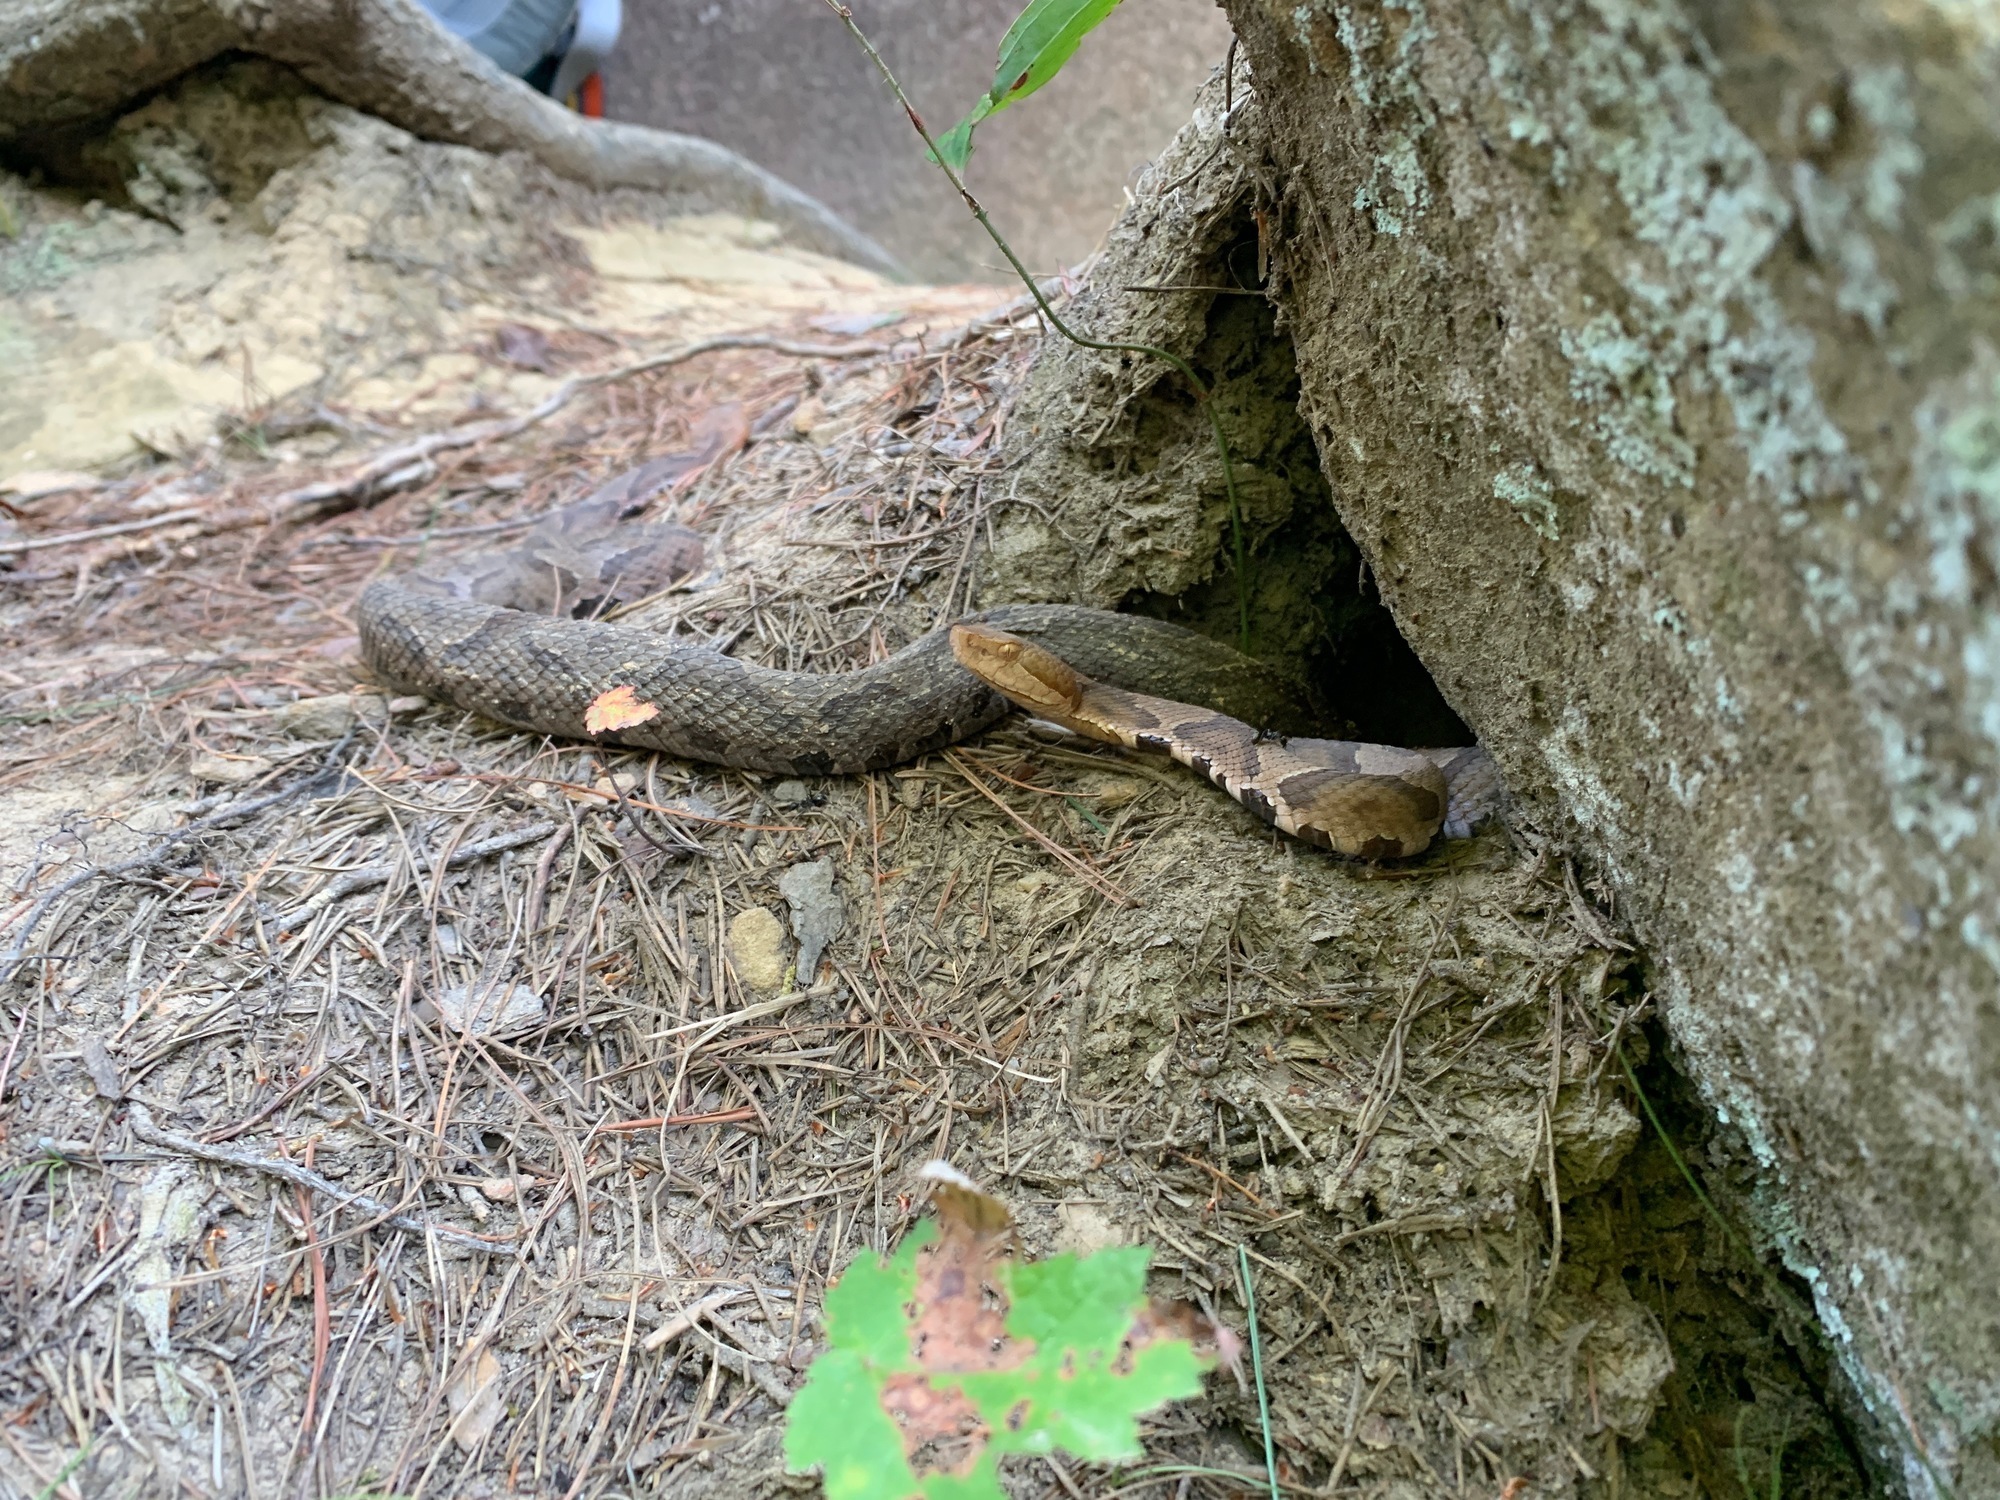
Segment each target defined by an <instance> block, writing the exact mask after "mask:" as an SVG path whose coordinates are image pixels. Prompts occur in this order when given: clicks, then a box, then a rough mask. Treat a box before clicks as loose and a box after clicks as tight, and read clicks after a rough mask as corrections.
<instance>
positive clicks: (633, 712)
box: [583, 684, 660, 734]
mask: <svg viewBox="0 0 2000 1500" xmlns="http://www.w3.org/2000/svg"><path fill="white" fill-rule="evenodd" d="M659 716H660V705H659V704H657V703H642V702H641V701H640V700H639V694H638V693H637V691H636V690H634V689H633V688H630V687H626V686H624V685H622V684H621V685H620V686H618V687H615V688H606V689H605V690H604V691H603V692H601V693H599V694H598V695H597V696H596V697H595V698H593V699H591V700H590V707H589V708H588V709H586V710H585V711H584V715H583V727H584V728H585V729H587V730H589V731H590V732H591V733H592V734H610V733H612V732H614V731H616V730H620V729H630V728H632V727H633V726H634V725H635V724H643V723H645V722H646V721H647V720H648V719H657V718H658V717H659Z"/></svg>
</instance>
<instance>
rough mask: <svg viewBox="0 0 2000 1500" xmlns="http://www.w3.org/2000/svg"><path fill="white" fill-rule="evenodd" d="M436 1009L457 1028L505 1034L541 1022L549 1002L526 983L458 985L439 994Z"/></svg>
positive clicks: (480, 1032) (474, 1034)
mask: <svg viewBox="0 0 2000 1500" xmlns="http://www.w3.org/2000/svg"><path fill="white" fill-rule="evenodd" d="M437 1012H438V1018H439V1019H440V1020H442V1021H443V1022H444V1023H445V1025H447V1026H449V1027H451V1029H452V1030H454V1031H463V1032H469V1033H470V1034H472V1035H473V1036H505V1035H507V1034H508V1033H510V1032H515V1031H522V1030H525V1029H526V1028H528V1027H530V1026H538V1025H540V1024H541V1022H542V1018H543V1017H544V1016H546V1015H547V1014H548V1005H547V1002H545V1001H544V1000H543V999H542V997H541V996H540V995H538V994H536V993H535V992H534V991H533V990H531V989H529V988H528V986H526V985H525V984H505V985H502V984H455V985H453V986H452V987H451V988H450V989H448V990H441V991H440V992H439V993H438V997H437Z"/></svg>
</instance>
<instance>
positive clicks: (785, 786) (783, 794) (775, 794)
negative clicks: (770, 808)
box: [771, 781, 812, 807]
mask: <svg viewBox="0 0 2000 1500" xmlns="http://www.w3.org/2000/svg"><path fill="white" fill-rule="evenodd" d="M811 798H812V793H811V792H809V791H807V790H806V784H805V783H804V782H803V781H781V782H779V783H778V784H777V785H776V786H774V787H772V788H771V801H772V802H773V803H774V804H776V805H777V806H779V807H797V806H798V805H799V804H800V803H801V802H806V801H809V800H811Z"/></svg>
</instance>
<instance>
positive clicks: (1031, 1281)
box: [1007, 1245, 1153, 1356]
mask: <svg viewBox="0 0 2000 1500" xmlns="http://www.w3.org/2000/svg"><path fill="white" fill-rule="evenodd" d="M1152 1258H1153V1252H1152V1251H1151V1250H1150V1249H1148V1248H1147V1247H1146V1246H1144V1245H1133V1246H1130V1247H1129V1248H1126V1249H1122V1250H1100V1251H1099V1252H1098V1253H1097V1254H1095V1255H1091V1256H1076V1255H1052V1256H1050V1257H1049V1258H1048V1259H1047V1260H1040V1261H1035V1262H1033V1263H1032V1264H1029V1265H1023V1266H1016V1267H1014V1273H1013V1277H1012V1286H1011V1290H1012V1292H1013V1296H1014V1307H1013V1311H1012V1312H1011V1313H1009V1314H1008V1316H1007V1331H1008V1332H1009V1333H1012V1334H1016V1335H1018V1336H1019V1337H1021V1338H1024V1339H1033V1340H1034V1341H1035V1343H1036V1345H1037V1347H1038V1348H1041V1349H1044V1350H1046V1349H1047V1348H1049V1347H1050V1346H1051V1345H1052V1344H1061V1345H1064V1346H1066V1347H1068V1348H1070V1349H1073V1350H1075V1351H1076V1352H1077V1353H1078V1354H1103V1355H1106V1356H1110V1355H1113V1354H1116V1353H1117V1352H1118V1342H1119V1340H1120V1339H1122V1338H1124V1337H1125V1331H1126V1330H1127V1329H1128V1328H1130V1327H1131V1326H1132V1315H1133V1313H1135V1312H1136V1311H1138V1309H1139V1308H1141V1307H1142V1306H1144V1305H1145V1301H1146V1262H1147V1261H1149V1260H1151V1259H1152Z"/></svg>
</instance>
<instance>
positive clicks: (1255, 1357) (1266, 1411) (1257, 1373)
mask: <svg viewBox="0 0 2000 1500" xmlns="http://www.w3.org/2000/svg"><path fill="white" fill-rule="evenodd" d="M1236 1259H1237V1261H1238V1262H1239V1263H1240V1266H1241V1270H1242V1273H1243V1315H1244V1316H1245V1317H1246V1318H1248V1319H1249V1321H1250V1373H1251V1375H1252V1376H1253V1377H1254V1378H1255V1379H1256V1381H1257V1419H1258V1421H1260V1422H1261V1423H1263V1426H1264V1477H1265V1478H1266V1479H1268V1480H1269V1481H1270V1482H1271V1500H1278V1456H1277V1453H1276V1451H1275V1450H1274V1449H1273V1448H1272V1446H1271V1397H1270V1394H1269V1393H1268V1392H1267V1391H1266V1390H1265V1389H1264V1340H1263V1337H1262V1336H1261V1335H1260V1334H1259V1333H1258V1332H1257V1292H1256V1290H1255V1288H1253V1287H1252V1286H1251V1285H1250V1247H1249V1246H1248V1245H1238V1246H1237V1247H1236Z"/></svg>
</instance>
